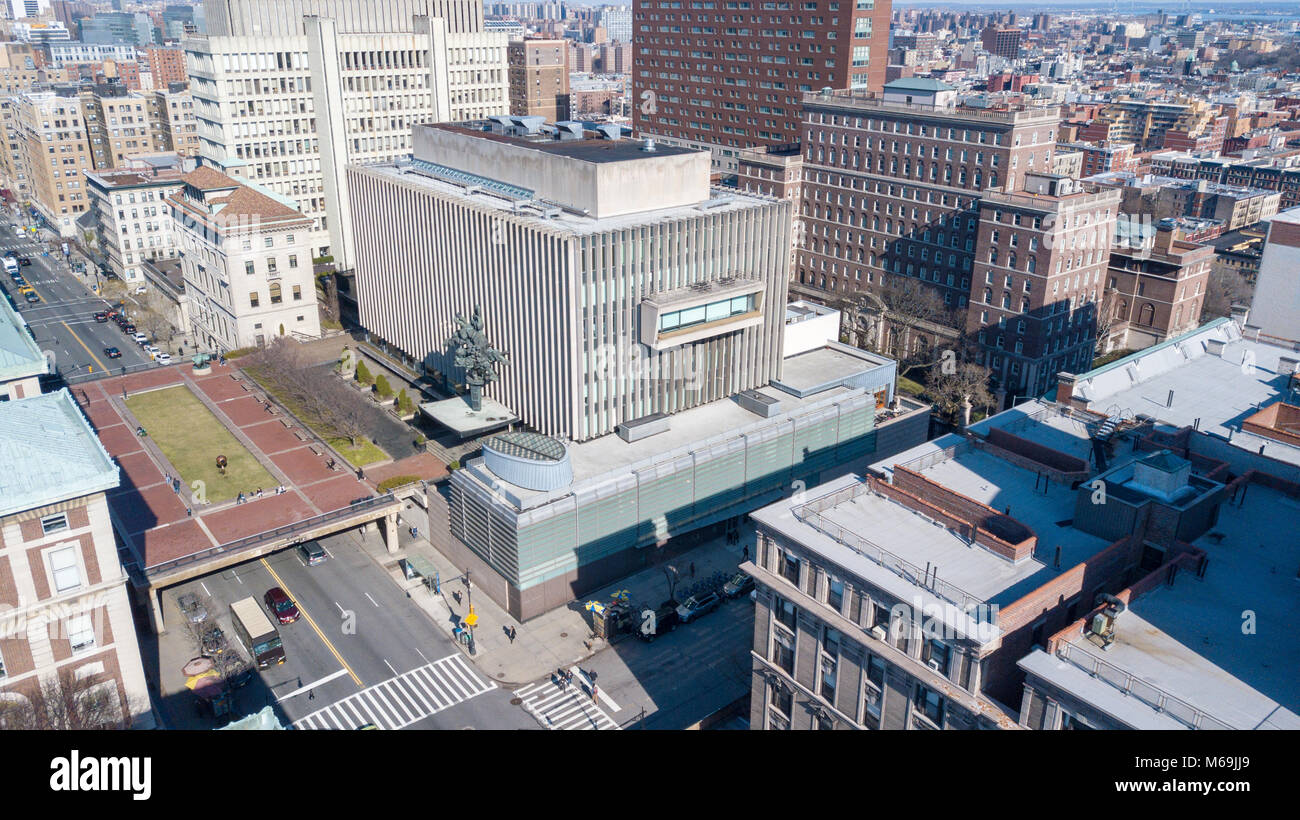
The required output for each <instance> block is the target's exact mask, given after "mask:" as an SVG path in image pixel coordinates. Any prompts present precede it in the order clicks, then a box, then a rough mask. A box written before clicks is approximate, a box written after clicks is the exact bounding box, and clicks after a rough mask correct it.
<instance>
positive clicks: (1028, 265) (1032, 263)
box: [1025, 256, 1038, 273]
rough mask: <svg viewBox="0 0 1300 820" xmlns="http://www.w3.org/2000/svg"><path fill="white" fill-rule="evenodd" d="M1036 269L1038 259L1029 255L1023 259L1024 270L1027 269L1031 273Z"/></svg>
mask: <svg viewBox="0 0 1300 820" xmlns="http://www.w3.org/2000/svg"><path fill="white" fill-rule="evenodd" d="M1037 269H1038V261H1037V260H1035V259H1034V257H1032V256H1031V257H1029V259H1027V260H1026V261H1025V270H1027V271H1029V272H1030V273H1033V272H1034V271H1035V270H1037Z"/></svg>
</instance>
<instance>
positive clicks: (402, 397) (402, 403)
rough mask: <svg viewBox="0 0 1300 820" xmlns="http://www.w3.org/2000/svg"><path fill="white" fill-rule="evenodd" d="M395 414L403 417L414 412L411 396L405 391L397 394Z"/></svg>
mask: <svg viewBox="0 0 1300 820" xmlns="http://www.w3.org/2000/svg"><path fill="white" fill-rule="evenodd" d="M397 412H399V413H401V414H402V415H403V416H405V415H409V414H411V413H413V412H415V402H413V401H411V396H410V394H409V393H407V392H406V390H405V389H403V390H402V392H400V393H398V394H397Z"/></svg>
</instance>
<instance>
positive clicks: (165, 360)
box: [153, 353, 172, 364]
mask: <svg viewBox="0 0 1300 820" xmlns="http://www.w3.org/2000/svg"><path fill="white" fill-rule="evenodd" d="M153 360H154V361H155V362H157V363H158V364H171V363H172V357H171V355H170V354H167V353H159V354H158V355H157V356H154V357H153Z"/></svg>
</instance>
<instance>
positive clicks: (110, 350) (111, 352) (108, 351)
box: [104, 347, 122, 359]
mask: <svg viewBox="0 0 1300 820" xmlns="http://www.w3.org/2000/svg"><path fill="white" fill-rule="evenodd" d="M104 355H105V356H107V357H108V358H110V359H120V358H122V351H120V350H118V349H117V348H116V347H106V348H104Z"/></svg>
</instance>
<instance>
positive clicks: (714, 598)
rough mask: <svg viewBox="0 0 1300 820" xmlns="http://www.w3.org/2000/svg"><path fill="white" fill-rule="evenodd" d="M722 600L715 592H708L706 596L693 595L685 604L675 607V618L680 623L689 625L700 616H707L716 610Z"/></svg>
mask: <svg viewBox="0 0 1300 820" xmlns="http://www.w3.org/2000/svg"><path fill="white" fill-rule="evenodd" d="M721 603H722V599H721V598H719V597H718V594H717V593H716V592H710V593H709V594H707V595H695V596H692V597H690V598H687V599H686V601H685V602H683V603H681V604H678V605H677V617H678V618H680V619H681V621H682V623H684V624H686V623H690V622H691V621H693V620H695V619H696V618H698V617H700V616H701V615H707V614H708V613H710V612H712V611H713V610H715V609H717V608H718V605H719V604H721Z"/></svg>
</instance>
